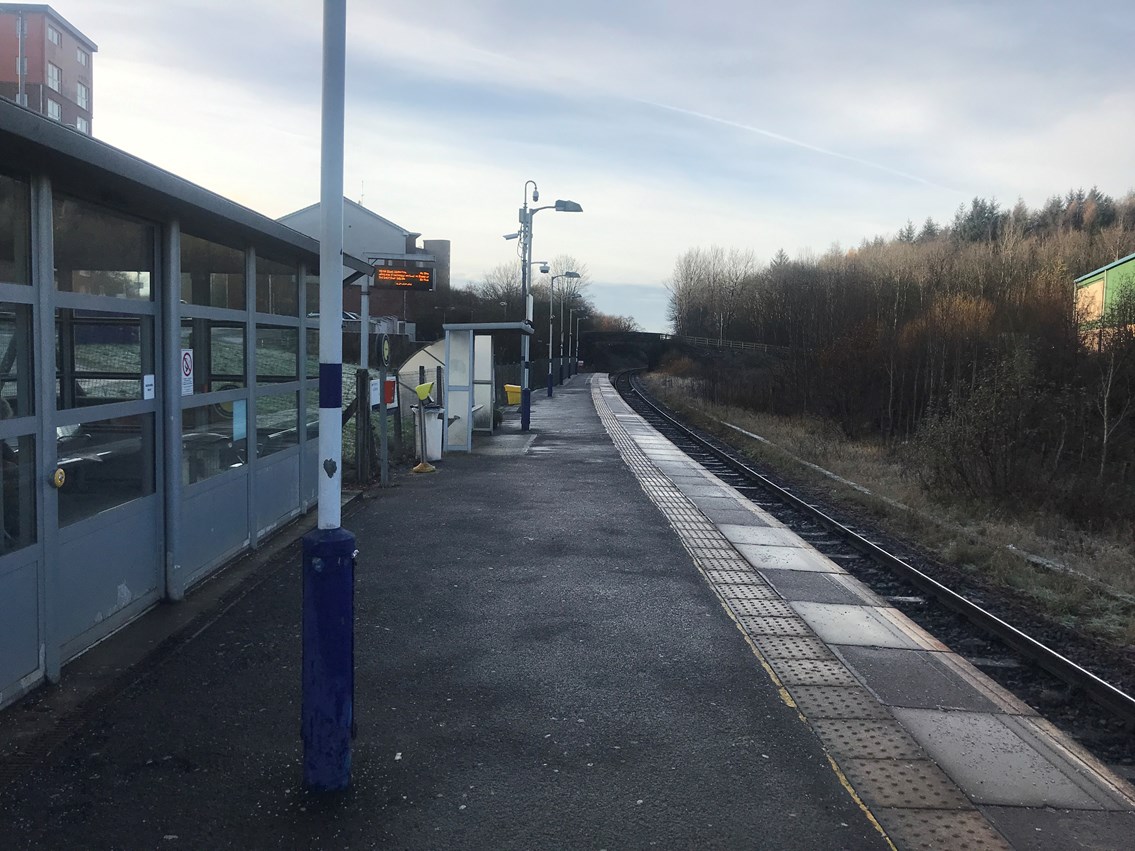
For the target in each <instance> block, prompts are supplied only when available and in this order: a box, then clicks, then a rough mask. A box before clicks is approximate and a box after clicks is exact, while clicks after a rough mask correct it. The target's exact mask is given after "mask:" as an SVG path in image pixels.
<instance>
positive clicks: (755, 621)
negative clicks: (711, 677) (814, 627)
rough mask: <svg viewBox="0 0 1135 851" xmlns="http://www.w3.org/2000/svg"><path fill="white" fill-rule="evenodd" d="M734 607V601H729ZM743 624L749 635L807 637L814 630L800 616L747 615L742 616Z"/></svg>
mask: <svg viewBox="0 0 1135 851" xmlns="http://www.w3.org/2000/svg"><path fill="white" fill-rule="evenodd" d="M727 602H728V603H729V605H730V607H732V605H733V601H732V600H729V601H727ZM740 620H741V625H742V626H744V627H745V631H746V632H747V633H749V635H794V636H799V637H800V638H807V637H809V636H811V634H812V632H811V630H809V629H808V624H806V623H804V622H803V621H802V620H800V618H798V617H795V616H790V617H776V616H772V617H762V616H754V615H745V616H743V617H741V618H740Z"/></svg>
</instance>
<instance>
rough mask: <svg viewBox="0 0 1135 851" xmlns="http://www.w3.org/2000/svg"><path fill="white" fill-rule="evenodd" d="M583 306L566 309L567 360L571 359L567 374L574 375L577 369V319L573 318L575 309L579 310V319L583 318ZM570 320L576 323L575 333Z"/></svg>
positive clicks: (584, 314)
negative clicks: (573, 344)
mask: <svg viewBox="0 0 1135 851" xmlns="http://www.w3.org/2000/svg"><path fill="white" fill-rule="evenodd" d="M584 310H585V308H582V307H573V308H572V309H571V310H569V311H568V345H567V353H568V360H569V361H571V363H570V365H569V366H568V375H575V374H576V372H578V371H579V327H578V325H579V320H578V319H576V318H575V313H576V311H579V319H583V317H585V316H586V315H587V314H586V313H585V312H584ZM572 322H575V323H576V327H575V333H574V334H573V333H572ZM573 341H574V342H575V349H574V352H575V354H572V351H573V349H572V345H571V344H572V342H573Z"/></svg>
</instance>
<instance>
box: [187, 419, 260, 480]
mask: <svg viewBox="0 0 1135 851" xmlns="http://www.w3.org/2000/svg"><path fill="white" fill-rule="evenodd" d="M181 452H182V455H181V483H182V484H183V485H191V484H193V483H194V482H201V481H204V480H205V479H208V478H210V477H211V476H215V475H217V474H218V473H223V472H224V471H225V470H231V469H233V468H234V467H241V466H243V465H244V464H245V463H246V462H247V460H248V403H247V402H246V401H245V400H244V399H238V400H236V401H235V402H224V403H222V404H219V405H202V406H200V407H197V408H188V409H186V410H184V411H182V412H181Z"/></svg>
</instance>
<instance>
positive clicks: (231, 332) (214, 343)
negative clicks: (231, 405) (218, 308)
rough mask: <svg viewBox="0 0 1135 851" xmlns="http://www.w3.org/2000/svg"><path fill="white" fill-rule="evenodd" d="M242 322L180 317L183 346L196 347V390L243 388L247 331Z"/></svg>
mask: <svg viewBox="0 0 1135 851" xmlns="http://www.w3.org/2000/svg"><path fill="white" fill-rule="evenodd" d="M244 331H245V328H244V325H242V324H241V323H239V322H220V321H217V320H214V319H183V320H181V348H183V349H192V350H193V392H194V393H208V392H210V391H213V390H235V389H236V388H238V387H244V386H246V385H245V380H244V350H245V345H244V337H245V334H244Z"/></svg>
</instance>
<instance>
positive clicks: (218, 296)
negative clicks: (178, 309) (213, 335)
mask: <svg viewBox="0 0 1135 851" xmlns="http://www.w3.org/2000/svg"><path fill="white" fill-rule="evenodd" d="M181 300H182V302H183V303H184V304H201V305H205V306H206V307H227V308H231V309H232V310H244V307H245V287H244V252H243V251H241V250H240V249H238V248H229V247H228V246H227V245H220V244H218V243H216V242H209V240H207V239H201V238H200V237H196V236H192V235H190V234H187V233H184V232H183V233H182V234H181Z"/></svg>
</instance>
